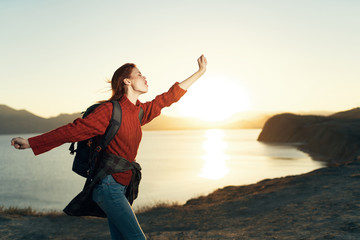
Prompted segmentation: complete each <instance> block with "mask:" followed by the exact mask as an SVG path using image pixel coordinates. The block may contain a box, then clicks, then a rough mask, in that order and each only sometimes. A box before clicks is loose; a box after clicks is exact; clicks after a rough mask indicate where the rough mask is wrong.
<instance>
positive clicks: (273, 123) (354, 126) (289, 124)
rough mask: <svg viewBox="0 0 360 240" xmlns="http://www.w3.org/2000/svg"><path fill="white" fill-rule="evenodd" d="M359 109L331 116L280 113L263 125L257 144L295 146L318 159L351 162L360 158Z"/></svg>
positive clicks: (330, 161)
mask: <svg viewBox="0 0 360 240" xmlns="http://www.w3.org/2000/svg"><path fill="white" fill-rule="evenodd" d="M359 113H360V110H359V108H356V109H352V110H349V111H345V112H340V113H336V114H333V115H330V116H328V117H324V116H314V115H303V116H301V115H295V114H290V113H284V114H278V115H275V116H273V117H271V118H270V119H269V120H268V121H267V122H266V123H265V125H264V128H263V130H262V132H261V133H260V135H259V137H258V141H262V142H266V143H290V144H296V145H297V146H298V147H299V149H301V150H303V151H305V152H308V153H309V154H310V155H311V157H312V158H314V159H316V160H322V161H326V162H328V163H335V162H346V161H352V160H354V159H355V158H357V156H358V155H360V115H359Z"/></svg>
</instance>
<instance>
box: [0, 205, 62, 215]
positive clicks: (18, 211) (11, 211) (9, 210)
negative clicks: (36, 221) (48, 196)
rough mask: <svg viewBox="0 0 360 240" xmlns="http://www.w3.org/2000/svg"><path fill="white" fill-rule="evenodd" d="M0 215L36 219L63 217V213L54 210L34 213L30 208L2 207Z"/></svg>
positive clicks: (0, 207)
mask: <svg viewBox="0 0 360 240" xmlns="http://www.w3.org/2000/svg"><path fill="white" fill-rule="evenodd" d="M0 214H6V215H12V216H37V217H45V216H49V217H55V216H61V215H64V213H63V212H60V211H56V210H47V211H36V210H34V209H32V208H31V207H25V208H19V207H13V206H10V207H4V206H0Z"/></svg>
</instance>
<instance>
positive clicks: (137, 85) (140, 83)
mask: <svg viewBox="0 0 360 240" xmlns="http://www.w3.org/2000/svg"><path fill="white" fill-rule="evenodd" d="M129 80H130V82H131V83H130V85H131V87H132V88H133V89H134V90H135V91H138V92H140V93H147V92H148V89H149V86H148V85H147V81H146V77H145V76H143V75H142V74H141V72H140V71H139V69H138V68H137V67H135V68H133V69H132V71H131V74H130V78H129Z"/></svg>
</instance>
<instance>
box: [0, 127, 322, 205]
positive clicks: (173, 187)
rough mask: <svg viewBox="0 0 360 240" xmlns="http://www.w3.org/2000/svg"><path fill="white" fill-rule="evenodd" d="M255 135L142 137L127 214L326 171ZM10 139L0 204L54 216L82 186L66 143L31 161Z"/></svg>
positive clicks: (2, 145)
mask: <svg viewBox="0 0 360 240" xmlns="http://www.w3.org/2000/svg"><path fill="white" fill-rule="evenodd" d="M260 131H261V129H237V130H222V129H208V130H181V131H179V130H176V131H144V132H143V138H142V142H141V144H140V147H139V151H138V155H137V162H138V163H140V165H141V167H142V180H141V184H140V191H139V197H138V198H137V199H136V200H135V203H134V205H133V206H134V209H135V210H136V209H141V208H143V207H149V206H153V205H156V204H161V203H169V204H171V203H178V204H183V203H185V202H186V201H187V200H189V199H191V198H194V197H199V196H204V195H207V194H209V193H211V192H213V191H214V190H216V189H218V188H222V187H225V186H229V185H232V186H238V185H244V184H252V183H256V182H258V181H261V180H263V179H268V178H277V177H284V176H289V175H297V174H302V173H306V172H310V171H312V170H314V169H318V168H321V167H323V166H325V164H324V163H322V162H318V161H314V160H312V159H311V157H310V156H309V155H308V154H306V153H304V152H301V151H299V150H297V149H296V148H295V147H294V146H291V145H281V144H264V143H261V142H258V141H257V140H256V139H257V137H258V135H259V134H260ZM18 135H19V134H16V136H18ZM34 135H36V134H22V135H21V134H20V135H19V136H22V137H24V138H28V137H31V136H34ZM13 137H15V136H14V135H0V183H1V184H0V206H4V207H20V208H23V207H31V208H32V209H34V210H37V211H48V210H55V211H57V210H58V211H61V210H62V209H63V208H64V207H65V206H66V205H67V204H68V203H69V201H70V200H71V199H72V198H73V197H74V196H76V195H77V194H78V193H79V192H80V191H81V189H82V187H83V185H84V182H85V180H84V178H82V177H80V176H78V175H77V174H75V173H74V172H72V170H71V167H72V161H73V155H70V154H69V151H68V148H69V146H70V144H64V145H62V146H60V147H58V148H56V149H53V150H51V151H49V152H47V153H44V154H41V155H39V156H34V154H33V153H32V151H31V150H30V149H26V150H16V149H14V148H13V147H11V146H10V140H11V138H13Z"/></svg>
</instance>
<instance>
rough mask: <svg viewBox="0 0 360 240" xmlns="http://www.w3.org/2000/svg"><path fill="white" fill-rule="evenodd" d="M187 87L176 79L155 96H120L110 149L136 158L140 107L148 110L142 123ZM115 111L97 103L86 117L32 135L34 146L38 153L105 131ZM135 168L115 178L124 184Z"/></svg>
mask: <svg viewBox="0 0 360 240" xmlns="http://www.w3.org/2000/svg"><path fill="white" fill-rule="evenodd" d="M185 93H186V90H184V89H182V88H181V87H179V83H175V84H174V85H173V86H172V87H171V88H170V89H169V91H168V92H165V93H163V94H161V95H158V96H156V97H155V99H154V100H152V101H150V102H146V103H141V102H140V101H139V100H138V101H137V103H136V105H134V104H133V103H132V102H130V100H129V99H128V98H127V97H126V96H125V95H124V96H123V97H122V98H121V100H120V105H121V109H122V120H121V126H120V129H119V131H118V133H117V134H116V136H115V137H114V139H113V140H112V141H111V142H110V144H109V145H108V147H107V149H106V151H108V152H110V153H113V154H116V155H118V156H122V157H124V158H126V159H127V160H129V161H130V162H132V161H135V157H136V154H137V151H138V148H139V145H140V141H141V137H142V131H141V126H140V122H139V111H140V107H141V108H142V109H143V110H144V117H143V120H142V123H141V125H145V124H147V123H149V122H150V121H151V120H153V119H154V118H155V117H157V116H159V115H160V113H161V109H162V108H164V107H168V106H170V105H171V104H172V103H174V102H177V101H178V100H179V99H180V98H181V97H182V96H183V95H184V94H185ZM111 114H112V104H111V102H106V103H104V104H102V105H100V106H99V107H97V108H96V109H95V110H94V111H93V112H92V113H91V114H89V115H88V116H87V117H86V118H84V119H83V118H78V119H76V120H75V121H74V122H73V123H69V124H67V125H64V126H62V127H59V128H57V129H55V130H52V131H50V132H47V133H44V134H42V135H39V136H35V137H32V138H29V143H30V146H31V148H32V150H33V152H34V154H35V155H38V154H41V153H44V152H47V151H49V150H51V149H53V148H55V147H58V146H60V145H62V144H64V143H68V142H78V141H82V140H85V139H88V138H91V137H94V136H97V135H103V134H104V133H105V130H106V128H107V126H108V125H109V121H110V119H111ZM131 175H132V172H131V171H126V172H122V173H116V174H113V177H114V178H115V180H116V181H117V182H119V183H121V184H123V185H128V184H129V182H130V180H131Z"/></svg>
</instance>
